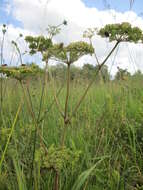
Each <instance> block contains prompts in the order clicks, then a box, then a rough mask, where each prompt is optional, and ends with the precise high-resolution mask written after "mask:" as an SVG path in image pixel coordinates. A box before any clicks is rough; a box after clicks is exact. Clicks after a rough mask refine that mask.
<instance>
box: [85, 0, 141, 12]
mask: <svg viewBox="0 0 143 190" xmlns="http://www.w3.org/2000/svg"><path fill="white" fill-rule="evenodd" d="M83 2H84V3H85V4H86V5H87V6H89V7H96V8H98V9H99V10H103V9H105V8H106V7H107V6H108V5H109V6H110V7H111V8H113V9H115V10H117V11H121V12H124V11H127V10H129V7H130V3H129V0H83ZM132 10H133V11H135V12H136V13H137V14H140V13H141V12H143V1H142V0H135V1H134V5H133V8H132Z"/></svg>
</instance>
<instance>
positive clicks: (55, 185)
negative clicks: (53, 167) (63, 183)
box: [53, 171, 59, 190]
mask: <svg viewBox="0 0 143 190" xmlns="http://www.w3.org/2000/svg"><path fill="white" fill-rule="evenodd" d="M58 189H59V174H58V172H57V171H56V176H55V181H54V189H53V190H58Z"/></svg>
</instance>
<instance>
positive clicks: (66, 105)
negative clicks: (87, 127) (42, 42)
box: [65, 64, 70, 119]
mask: <svg viewBox="0 0 143 190" xmlns="http://www.w3.org/2000/svg"><path fill="white" fill-rule="evenodd" d="M69 93H70V64H68V68H67V94H66V102H65V119H67V114H68V101H69Z"/></svg>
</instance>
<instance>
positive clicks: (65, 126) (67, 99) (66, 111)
mask: <svg viewBox="0 0 143 190" xmlns="http://www.w3.org/2000/svg"><path fill="white" fill-rule="evenodd" d="M69 95H70V64H68V68H67V92H66V101H65V114H64V129H63V134H62V139H61V146H62V147H63V146H64V142H65V135H66V129H67V125H68V123H69V122H68V102H69Z"/></svg>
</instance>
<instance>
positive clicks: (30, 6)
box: [0, 0, 143, 75]
mask: <svg viewBox="0 0 143 190" xmlns="http://www.w3.org/2000/svg"><path fill="white" fill-rule="evenodd" d="M142 9H143V1H142V0H135V1H134V4H133V7H132V9H131V10H130V3H129V0H116V1H115V0H0V29H1V28H2V24H3V23H5V24H7V26H8V32H7V35H6V41H5V46H4V57H5V60H4V61H5V62H6V63H9V62H10V60H11V57H13V62H14V63H17V64H18V61H19V60H18V58H17V56H16V53H15V52H14V48H13V47H12V46H11V43H10V42H11V40H16V39H17V37H18V36H19V33H22V34H23V35H24V36H25V35H29V34H30V35H39V34H43V35H46V28H47V26H48V25H49V24H50V25H57V24H59V23H61V22H62V21H63V20H67V21H68V25H67V26H65V27H63V28H62V32H61V34H59V35H57V36H56V38H55V41H56V42H61V41H63V42H64V43H65V44H68V43H70V42H72V41H78V40H83V38H82V34H83V31H84V30H86V28H92V27H97V28H101V27H103V26H104V25H106V24H109V23H121V22H130V23H131V24H132V25H133V26H138V27H140V28H141V29H142V30H143V14H142V12H143V10H142ZM1 39H2V33H0V42H1ZM18 43H19V46H20V49H21V52H22V53H23V52H24V51H25V50H26V49H27V46H26V44H25V43H24V40H22V39H19V40H18ZM93 43H94V47H95V50H96V52H97V55H98V58H99V60H100V61H102V60H103V59H104V57H105V56H106V54H108V52H109V51H110V49H111V48H112V46H113V45H114V43H109V42H108V40H106V39H102V38H100V37H99V36H95V38H94V42H93ZM27 60H29V61H35V62H36V63H37V64H41V65H42V64H43V63H41V61H40V57H39V56H34V57H30V56H27V55H24V56H23V61H25V62H26V61H27ZM142 60H143V44H136V45H135V44H125V43H122V44H120V46H119V48H118V49H117V50H116V51H115V52H114V54H113V55H112V57H111V58H110V60H108V63H107V64H108V66H109V71H110V72H111V74H112V75H114V74H115V73H116V71H117V66H119V67H121V68H127V69H128V70H129V71H130V72H131V73H133V72H135V71H137V70H138V69H140V70H141V71H143V61H142ZM14 63H13V64H14ZM84 63H91V64H94V65H95V64H96V61H95V59H94V57H89V56H85V57H83V58H81V59H80V60H79V61H78V62H77V63H75V64H76V65H78V66H82V65H83V64H84Z"/></svg>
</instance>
